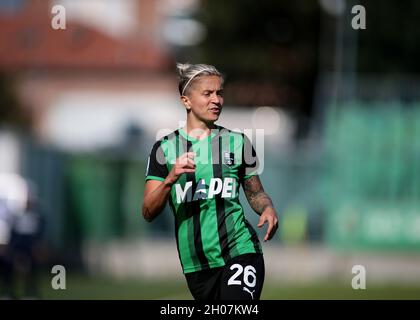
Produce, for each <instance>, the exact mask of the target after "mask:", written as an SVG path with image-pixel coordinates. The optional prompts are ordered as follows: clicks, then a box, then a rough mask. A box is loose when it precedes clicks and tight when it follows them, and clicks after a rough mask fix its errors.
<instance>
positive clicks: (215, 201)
mask: <svg viewBox="0 0 420 320" xmlns="http://www.w3.org/2000/svg"><path fill="white" fill-rule="evenodd" d="M187 151H191V152H195V153H196V156H195V157H194V161H195V164H196V168H195V172H194V173H185V174H182V175H181V176H180V178H179V179H178V181H177V183H175V184H174V185H173V186H172V188H171V193H170V197H169V204H170V207H171V209H172V211H173V213H174V215H175V234H176V239H177V248H178V254H179V258H180V261H181V264H182V268H183V271H184V273H190V272H195V271H200V270H205V269H209V268H215V267H220V266H224V265H225V263H226V261H227V260H228V259H230V258H233V257H236V256H238V255H241V254H245V253H262V250H261V245H260V242H259V240H258V237H257V234H256V232H255V230H254V229H253V228H252V226H251V225H250V224H249V222H248V221H247V220H246V218H245V214H244V210H243V208H242V206H241V204H240V202H239V189H240V186H241V184H242V183H243V181H244V180H245V179H247V178H249V177H251V176H252V175H255V174H257V169H258V160H257V157H256V153H255V150H254V148H253V147H252V145H251V143H250V141H249V139H248V138H247V137H246V136H245V135H244V134H242V133H238V132H234V131H230V130H227V129H225V128H223V127H220V126H217V127H216V129H214V130H212V131H211V134H210V135H209V136H208V137H206V138H204V139H201V140H197V139H195V138H193V137H191V136H189V135H187V133H186V132H185V131H184V130H183V129H178V130H176V131H174V132H172V133H171V134H169V135H167V136H165V137H163V138H162V139H161V140H159V141H157V142H156V143H155V144H154V146H153V148H152V151H151V153H150V156H149V160H148V165H147V169H146V181H147V180H159V181H163V180H164V179H165V178H166V176H167V175H168V173H169V172H170V170H171V169H172V167H173V165H174V163H175V161H176V159H177V158H178V157H179V156H180V155H182V154H183V153H185V152H187Z"/></svg>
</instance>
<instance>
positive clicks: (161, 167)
mask: <svg viewBox="0 0 420 320" xmlns="http://www.w3.org/2000/svg"><path fill="white" fill-rule="evenodd" d="M167 176H168V168H167V166H166V158H165V155H164V153H163V150H162V147H161V141H157V142H156V143H155V144H154V145H153V147H152V151H151V152H150V155H149V158H148V160H147V167H146V179H145V181H147V180H158V181H164V180H165V178H166V177H167Z"/></svg>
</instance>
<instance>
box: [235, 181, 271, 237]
mask: <svg viewBox="0 0 420 320" xmlns="http://www.w3.org/2000/svg"><path fill="white" fill-rule="evenodd" d="M243 188H244V192H245V195H246V198H247V199H248V202H249V205H250V206H251V208H252V209H253V210H254V211H255V212H256V213H257V214H258V215H259V216H260V220H259V221H258V227H259V228H261V227H262V226H263V225H264V223H266V222H267V223H268V228H267V233H266V235H265V237H264V241H267V240H270V239H271V238H272V237H273V235H274V234H275V233H276V231H277V228H278V217H277V213H276V210H275V209H274V206H273V202H272V201H271V198H270V197H269V195H268V194H267V193H266V192H265V191H264V188H263V186H262V184H261V181H260V178H259V176H258V175H253V176H251V177H249V178H248V179H246V180H245V181H244V183H243Z"/></svg>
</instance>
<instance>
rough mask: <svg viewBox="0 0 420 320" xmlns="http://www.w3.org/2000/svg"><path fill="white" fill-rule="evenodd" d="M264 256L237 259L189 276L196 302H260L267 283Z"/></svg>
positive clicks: (251, 255) (247, 255) (244, 255)
mask: <svg viewBox="0 0 420 320" xmlns="http://www.w3.org/2000/svg"><path fill="white" fill-rule="evenodd" d="M264 275H265V268H264V258H263V256H262V254H257V253H248V254H243V255H240V256H237V257H235V258H233V259H231V260H230V261H228V262H227V263H226V265H225V266H223V267H218V268H212V269H208V270H203V271H197V272H192V273H187V274H185V278H186V279H187V284H188V288H189V289H190V291H191V294H192V296H193V297H194V299H195V300H259V299H260V296H261V291H262V287H263V283H264Z"/></svg>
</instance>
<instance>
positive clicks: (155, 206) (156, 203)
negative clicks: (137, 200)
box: [142, 152, 195, 222]
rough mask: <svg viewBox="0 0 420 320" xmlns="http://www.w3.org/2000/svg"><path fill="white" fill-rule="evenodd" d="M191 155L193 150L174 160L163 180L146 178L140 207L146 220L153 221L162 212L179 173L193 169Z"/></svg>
mask: <svg viewBox="0 0 420 320" xmlns="http://www.w3.org/2000/svg"><path fill="white" fill-rule="evenodd" d="M193 157H194V153H193V152H187V153H184V154H183V155H181V156H180V157H179V158H178V159H177V160H176V162H175V164H174V166H173V167H172V170H171V171H170V172H169V174H168V176H167V177H166V178H165V179H164V181H158V180H148V181H147V182H146V185H145V188H144V197H143V207H142V214H143V217H144V219H145V220H146V221H148V222H151V221H153V219H154V218H156V217H157V216H158V215H159V214H160V213H161V212H162V210H163V208H164V207H165V205H166V201H167V200H168V197H169V193H170V191H171V187H172V185H173V184H174V183H176V182H177V181H178V179H179V177H180V176H181V174H183V173H188V172H194V171H195V163H194V160H193Z"/></svg>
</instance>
